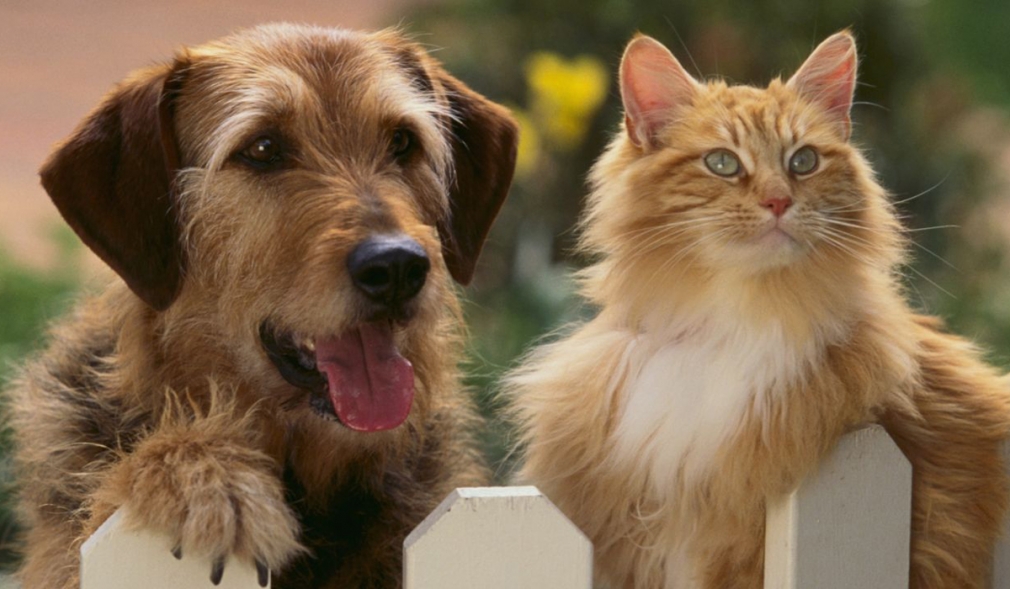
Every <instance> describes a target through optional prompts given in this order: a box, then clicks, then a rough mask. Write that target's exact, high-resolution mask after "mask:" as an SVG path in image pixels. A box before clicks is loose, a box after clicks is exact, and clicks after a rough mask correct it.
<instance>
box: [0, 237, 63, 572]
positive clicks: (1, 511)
mask: <svg viewBox="0 0 1010 589" xmlns="http://www.w3.org/2000/svg"><path fill="white" fill-rule="evenodd" d="M74 247H76V246H75V245H71V244H65V249H66V250H70V249H73V248H74ZM76 287H77V281H76V280H75V279H74V278H73V274H72V273H71V272H70V270H69V268H66V267H61V268H58V269H56V270H54V271H52V272H47V273H39V272H37V271H31V270H28V269H27V268H24V267H21V266H19V265H17V264H15V263H13V262H11V261H10V260H9V259H7V258H6V257H5V256H4V255H3V254H2V252H0V389H3V388H4V387H5V386H6V385H7V384H8V383H9V381H10V379H11V378H12V377H13V376H14V375H15V373H16V370H15V363H16V362H17V361H18V360H21V359H23V358H24V356H26V355H27V354H28V353H29V352H30V351H31V350H32V349H34V348H36V347H38V345H39V344H40V343H41V342H42V339H43V332H44V330H45V325H46V324H47V323H48V322H49V321H51V320H52V319H53V318H55V317H58V316H59V315H60V314H61V313H62V312H63V311H64V310H65V309H66V307H67V306H68V304H69V301H70V299H71V297H72V296H73V293H74V291H75V290H76ZM9 447H10V437H9V432H8V431H7V429H6V428H5V427H0V568H7V567H9V566H10V565H11V563H13V562H14V560H15V558H16V555H15V551H14V550H13V546H12V542H14V541H15V540H16V531H17V525H16V523H15V521H14V517H13V514H12V510H11V507H12V500H13V497H12V493H13V489H12V487H11V484H10V483H11V476H10V474H9V473H10V462H9V452H7V449H8V448H9Z"/></svg>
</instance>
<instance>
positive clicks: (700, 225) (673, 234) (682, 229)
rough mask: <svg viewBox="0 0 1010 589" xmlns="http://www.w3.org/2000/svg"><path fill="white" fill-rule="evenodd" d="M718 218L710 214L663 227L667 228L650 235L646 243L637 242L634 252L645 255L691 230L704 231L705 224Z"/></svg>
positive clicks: (718, 217)
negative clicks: (703, 217)
mask: <svg viewBox="0 0 1010 589" xmlns="http://www.w3.org/2000/svg"><path fill="white" fill-rule="evenodd" d="M720 218H721V216H712V217H709V218H707V219H699V220H692V221H691V222H687V223H683V224H678V225H677V226H676V227H673V226H667V227H664V228H663V229H667V230H668V231H664V232H658V234H657V235H654V236H652V237H651V238H650V239H649V240H648V241H647V242H646V243H642V244H637V245H636V246H635V254H636V255H645V254H647V253H650V252H653V251H655V250H657V249H659V248H660V247H662V246H663V245H665V244H666V243H667V242H670V241H673V240H674V238H677V237H680V236H681V235H684V234H685V233H687V232H689V231H692V230H699V231H705V230H706V225H708V224H711V222H712V221H716V220H719V219H720ZM674 229H675V230H674Z"/></svg>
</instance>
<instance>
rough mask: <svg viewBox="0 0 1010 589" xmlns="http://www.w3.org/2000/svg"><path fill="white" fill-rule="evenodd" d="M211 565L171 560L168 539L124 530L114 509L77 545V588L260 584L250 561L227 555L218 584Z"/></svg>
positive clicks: (230, 588)
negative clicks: (79, 581) (213, 576)
mask: <svg viewBox="0 0 1010 589" xmlns="http://www.w3.org/2000/svg"><path fill="white" fill-rule="evenodd" d="M212 566H213V565H212V563H211V560H210V558H208V557H202V556H197V555H186V554H183V557H182V559H181V560H180V559H176V558H175V556H173V555H172V546H171V543H170V542H169V539H168V538H166V537H162V536H159V535H156V534H152V533H150V532H146V531H138V530H131V529H129V528H128V527H126V526H125V525H124V524H123V512H122V510H119V511H117V512H116V513H114V514H112V517H110V518H109V519H108V520H106V522H105V523H104V524H102V525H101V527H99V528H98V531H96V532H95V533H94V534H92V536H91V537H90V538H88V540H87V541H86V542H85V543H84V544H83V545H82V546H81V589H180V588H183V587H184V588H186V589H260V585H259V581H258V579H257V575H256V568H255V567H254V566H253V565H251V564H246V563H242V562H237V561H236V560H235V559H229V560H228V562H227V563H226V566H225V569H224V576H223V577H222V579H221V583H220V584H218V585H214V584H212V583H211V581H210V573H211V568H212ZM269 586H270V585H269V583H268V584H267V587H269Z"/></svg>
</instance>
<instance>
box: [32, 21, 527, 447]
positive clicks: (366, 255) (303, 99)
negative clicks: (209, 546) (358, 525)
mask: <svg viewBox="0 0 1010 589" xmlns="http://www.w3.org/2000/svg"><path fill="white" fill-rule="evenodd" d="M516 142H517V128H516V125H515V123H514V122H513V121H512V119H511V117H510V116H509V115H508V113H507V111H506V110H505V109H503V108H502V107H500V106H498V105H495V104H493V103H491V102H489V101H488V100H486V99H485V98H483V97H482V96H480V95H478V94H477V93H475V92H473V91H472V90H470V89H469V88H467V87H466V86H465V85H464V84H462V83H461V82H460V81H458V80H456V79H455V78H453V77H452V76H450V75H449V74H447V73H446V72H445V71H444V70H443V69H442V68H441V67H440V66H439V65H438V64H437V63H436V62H435V61H434V60H433V59H432V58H430V57H429V56H428V55H427V54H426V53H425V52H424V51H423V50H422V49H421V48H420V47H419V46H417V45H415V44H413V43H411V42H409V41H407V40H406V39H404V38H403V37H401V36H400V35H398V34H396V33H393V32H382V33H376V34H362V33H353V32H347V31H341V30H333V29H320V28H310V27H299V26H293V25H270V26H265V27H259V28H256V29H251V30H249V31H245V32H242V33H239V34H236V35H233V36H231V37H227V38H225V39H223V40H221V41H218V42H215V43H211V44H208V45H204V46H200V47H195V48H191V49H188V50H186V51H184V52H181V53H180V54H179V56H178V57H177V58H176V60H175V62H174V63H173V64H168V65H164V66H161V67H155V68H151V69H148V70H144V71H141V72H138V73H137V74H136V75H134V76H133V77H131V78H128V79H127V80H125V81H124V82H123V83H122V84H121V85H120V86H119V87H117V88H116V89H115V90H114V91H113V92H112V93H110V94H109V95H108V96H107V97H106V99H105V100H104V101H103V103H102V104H101V105H99V107H98V108H97V109H96V110H95V111H94V112H93V113H92V114H91V115H90V116H89V117H88V118H86V119H85V121H84V122H83V123H82V124H81V126H80V127H79V128H78V129H77V130H76V132H75V133H74V134H73V135H72V136H71V137H70V138H69V139H68V140H67V141H66V142H65V143H63V144H62V145H61V146H59V147H58V148H57V150H56V151H55V153H54V154H53V155H52V156H51V158H50V159H49V161H48V162H47V163H46V164H45V166H44V167H43V169H42V173H41V174H42V182H43V184H44V186H45V188H46V190H47V191H48V192H49V195H50V196H51V197H52V199H53V201H54V202H55V203H56V205H57V207H58V208H59V210H60V212H61V213H62V214H63V216H64V218H65V219H66V220H67V221H68V223H69V224H70V226H71V227H73V229H74V230H75V231H76V232H77V234H78V235H79V236H80V237H81V239H82V240H83V241H84V242H85V243H86V244H87V245H88V246H89V247H90V248H91V249H93V250H94V251H95V252H96V253H97V254H98V255H99V256H100V257H101V258H102V259H103V260H104V261H105V262H106V263H108V264H109V265H110V266H111V267H112V268H113V269H114V270H115V271H116V272H117V273H118V274H119V275H120V276H121V277H122V279H123V280H124V281H125V282H126V284H127V285H128V286H129V287H130V289H131V290H132V291H133V292H134V293H135V294H136V295H137V296H138V297H140V299H142V300H143V301H145V302H146V303H147V305H149V306H150V307H152V308H153V309H155V310H157V311H161V312H163V314H164V315H165V316H172V315H173V314H175V315H179V316H181V317H179V321H187V322H190V324H191V325H192V324H193V323H194V322H197V323H199V324H200V325H201V326H202V329H204V330H210V331H213V332H214V333H212V334H208V335H209V339H212V340H215V341H221V339H224V340H225V341H229V340H230V341H232V342H233V343H234V345H235V346H236V351H237V355H236V357H237V358H240V359H241V361H242V362H247V363H251V364H253V365H251V366H246V367H244V368H243V370H246V371H247V372H249V373H250V374H251V376H252V377H255V378H261V379H262V380H263V382H267V383H269V382H278V383H281V382H282V381H281V380H280V378H279V377H278V375H279V376H281V377H283V379H284V381H286V382H287V383H290V385H294V386H295V387H298V388H299V389H308V390H311V391H313V395H314V396H310V398H312V399H314V401H313V404H314V405H315V406H316V407H317V409H319V410H321V411H322V412H324V413H334V412H335V414H336V415H338V416H339V418H340V420H341V421H342V422H343V423H344V424H346V425H348V426H349V427H351V428H353V429H359V430H370V431H374V430H382V429H389V428H392V427H395V426H396V425H398V424H399V423H401V422H402V421H403V420H404V419H405V418H406V415H407V412H409V410H410V407H411V398H412V395H413V375H412V368H411V364H410V362H408V361H407V360H405V358H404V356H403V355H402V354H401V352H402V351H403V348H404V347H408V348H409V347H410V345H411V344H410V341H411V338H412V337H414V336H417V337H422V336H423V335H424V333H423V332H424V331H431V330H437V329H440V327H439V325H440V323H439V321H438V320H437V318H438V317H442V316H444V315H445V311H446V306H447V305H448V306H449V307H450V308H453V307H452V298H451V297H452V287H451V285H450V280H451V279H450V277H451V278H454V279H455V280H456V281H457V282H459V283H462V284H467V283H468V282H469V281H470V279H471V277H472V275H473V271H474V266H475V264H476V261H477V257H478V255H479V254H480V250H481V247H482V245H483V242H484V240H485V237H486V236H487V233H488V231H489V229H490V227H491V223H492V222H493V220H494V218H495V216H496V214H497V212H498V210H499V208H500V207H501V205H502V202H503V200H504V198H505V195H506V193H507V192H508V188H509V184H510V182H511V178H512V171H513V166H514V160H515V150H516ZM412 334H414V335H412ZM414 339H417V338H416V337H414ZM257 367H258V368H257ZM327 391H328V393H329V394H325V393H326V392H327Z"/></svg>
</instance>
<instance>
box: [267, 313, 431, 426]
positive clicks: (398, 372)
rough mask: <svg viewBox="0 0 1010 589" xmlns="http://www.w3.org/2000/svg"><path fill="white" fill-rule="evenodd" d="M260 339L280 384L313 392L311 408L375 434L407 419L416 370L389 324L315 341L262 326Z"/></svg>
mask: <svg viewBox="0 0 1010 589" xmlns="http://www.w3.org/2000/svg"><path fill="white" fill-rule="evenodd" d="M260 339H261V340H262V342H263V346H264V348H265V349H266V352H267V356H269V357H270V360H271V361H272V362H273V363H274V366H276V367H277V370H278V371H279V372H280V374H281V376H282V377H284V380H286V381H288V382H289V383H291V384H292V385H294V386H296V387H299V388H303V389H307V390H309V391H311V393H312V399H313V400H312V406H313V407H314V408H316V409H317V410H324V411H326V412H327V413H330V412H332V413H331V414H332V415H336V416H337V418H338V419H339V420H340V422H341V423H343V424H344V425H345V426H347V427H349V428H351V429H353V430H357V431H362V432H377V431H383V430H388V429H392V428H394V427H396V426H398V425H400V424H401V423H403V422H404V420H406V419H407V415H408V414H409V413H410V406H411V403H412V402H413V400H414V368H413V366H411V364H410V362H409V361H407V359H406V358H404V357H403V356H401V355H400V351H399V350H398V349H397V347H396V344H395V343H394V341H393V329H392V326H391V325H390V324H389V322H387V321H379V322H374V323H362V324H360V325H358V326H356V327H353V328H351V329H349V330H347V331H345V332H344V333H342V334H340V335H338V336H336V337H317V338H314V339H313V338H304V337H298V336H296V335H294V334H289V333H284V332H278V331H276V330H275V329H274V328H273V327H271V326H270V324H269V323H266V322H265V323H263V324H262V325H261V326H260ZM326 401H328V406H327V403H326Z"/></svg>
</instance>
